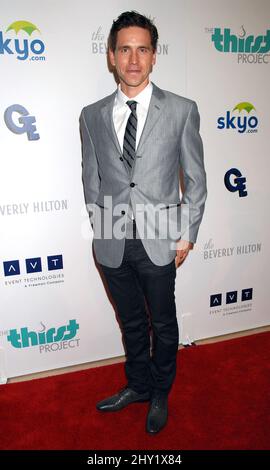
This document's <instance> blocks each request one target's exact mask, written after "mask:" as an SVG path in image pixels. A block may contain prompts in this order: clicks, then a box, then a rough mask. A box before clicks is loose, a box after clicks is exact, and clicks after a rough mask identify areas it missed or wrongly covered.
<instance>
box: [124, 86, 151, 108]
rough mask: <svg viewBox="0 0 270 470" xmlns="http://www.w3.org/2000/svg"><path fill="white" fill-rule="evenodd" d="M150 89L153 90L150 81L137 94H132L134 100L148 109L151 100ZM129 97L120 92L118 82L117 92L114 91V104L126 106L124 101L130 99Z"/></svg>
mask: <svg viewBox="0 0 270 470" xmlns="http://www.w3.org/2000/svg"><path fill="white" fill-rule="evenodd" d="M152 91H153V84H152V82H149V83H148V84H147V85H146V87H145V88H144V89H143V90H142V91H141V92H140V93H138V95H136V96H134V98H132V99H134V101H137V103H139V104H140V105H142V106H143V107H144V108H145V109H148V107H149V103H150V100H151V96H152ZM130 99H131V98H129V97H128V96H126V95H125V93H123V92H122V90H121V88H120V84H119V85H118V88H117V93H116V106H119V107H120V106H127V105H126V102H127V101H130Z"/></svg>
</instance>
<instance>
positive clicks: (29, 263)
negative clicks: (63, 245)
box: [3, 255, 64, 287]
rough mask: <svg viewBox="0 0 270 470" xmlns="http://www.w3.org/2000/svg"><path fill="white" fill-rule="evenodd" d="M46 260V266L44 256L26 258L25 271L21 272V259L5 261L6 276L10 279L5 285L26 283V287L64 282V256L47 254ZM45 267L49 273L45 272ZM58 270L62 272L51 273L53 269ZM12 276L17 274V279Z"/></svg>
mask: <svg viewBox="0 0 270 470" xmlns="http://www.w3.org/2000/svg"><path fill="white" fill-rule="evenodd" d="M46 261H47V263H46V268H45V267H43V262H42V258H40V257H37V258H26V259H25V260H24V265H25V273H21V266H22V263H20V260H19V259H15V260H10V261H4V262H3V267H4V276H5V277H6V278H8V280H6V281H5V285H6V286H8V287H11V286H16V285H23V284H24V287H41V286H45V285H50V284H59V283H63V282H64V274H63V272H62V270H63V256H62V255H54V256H47V260H46ZM45 269H46V270H47V271H48V274H47V273H45V274H44V271H45ZM57 270H58V271H60V272H58V273H51V271H57ZM39 273H42V274H39ZM35 274H36V275H35ZM12 276H15V279H13V277H12Z"/></svg>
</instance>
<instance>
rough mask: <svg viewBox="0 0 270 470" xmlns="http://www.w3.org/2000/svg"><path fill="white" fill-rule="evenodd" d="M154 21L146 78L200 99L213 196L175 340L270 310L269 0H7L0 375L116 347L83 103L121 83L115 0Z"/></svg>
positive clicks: (181, 295)
mask: <svg viewBox="0 0 270 470" xmlns="http://www.w3.org/2000/svg"><path fill="white" fill-rule="evenodd" d="M131 9H134V10H137V11H139V12H141V13H143V14H146V15H148V16H150V17H152V18H154V20H155V23H156V25H157V27H158V30H159V36H160V38H159V45H158V51H157V52H158V56H157V64H156V66H155V69H154V71H153V74H152V80H153V82H154V83H156V84H157V85H158V86H159V87H161V88H164V89H167V90H170V91H173V92H175V93H177V94H180V95H183V96H187V97H189V98H191V99H193V100H195V101H196V102H197V104H198V107H199V112H200V116H201V135H202V138H203V142H204V149H205V166H206V171H207V178H208V199H207V204H206V210H205V216H204V219H203V223H202V225H201V228H200V233H199V238H198V241H197V243H196V245H195V247H194V250H193V251H192V252H191V253H190V254H189V256H188V258H187V260H186V261H185V263H184V265H183V266H182V267H180V268H179V269H178V271H177V282H176V300H177V309H178V319H179V326H180V330H181V342H182V343H184V344H186V343H190V342H192V341H196V340H198V339H202V338H207V337H214V336H218V335H222V334H226V333H230V332H236V331H242V330H248V329H251V328H255V327H259V326H263V325H267V324H269V288H268V287H267V281H268V278H269V267H268V255H269V246H268V232H269V208H268V202H269V196H270V190H269V170H270V165H269V122H270V120H269V116H270V114H269V103H270V101H269V97H270V96H269V95H270V92H269V83H270V24H269V18H270V4H269V1H268V0H258V1H257V2H254V1H253V0H236V1H235V0H228V1H227V2H226V3H224V2H222V1H221V0H204V2H203V4H202V2H201V1H199V0H188V1H184V0H169V1H167V2H161V1H156V0H148V1H147V2H145V1H142V0H134V1H132V2H130V1H126V0H113V1H112V2H109V1H105V0H104V1H101V2H96V1H95V0H77V2H74V1H72V0H58V1H57V2H55V1H52V0H48V1H46V2H45V3H44V2H41V1H37V0H35V1H34V0H25V1H24V2H21V1H19V0H12V1H10V2H7V3H6V5H3V6H2V9H1V19H0V67H1V75H0V76H1V78H0V80H1V101H0V381H2V382H5V380H6V377H14V376H18V375H24V374H27V373H30V372H36V371H42V370H49V369H54V368H60V367H63V366H68V365H72V364H79V363H84V362H89V361H95V360H99V359H104V358H109V357H114V356H119V355H122V354H124V348H123V344H122V340H121V335H120V331H119V327H118V324H117V321H116V318H115V313H114V310H113V308H112V305H111V303H110V301H109V299H108V297H107V295H106V291H105V289H104V285H103V283H102V279H101V277H100V275H99V272H98V271H97V268H96V266H95V262H94V259H93V253H92V231H91V227H90V224H89V220H88V216H87V213H86V210H85V206H84V198H83V188H82V182H81V142H80V134H79V115H80V112H81V109H82V107H83V106H85V105H86V104H89V103H92V102H94V101H97V100H98V99H101V98H102V97H104V96H106V95H108V94H110V93H111V92H112V91H113V90H114V89H115V87H116V83H115V81H114V77H113V75H112V74H111V73H110V72H109V70H108V65H107V56H106V42H107V36H108V33H109V29H110V26H111V23H112V20H113V19H116V18H117V16H118V15H119V14H120V13H121V12H123V11H126V10H131Z"/></svg>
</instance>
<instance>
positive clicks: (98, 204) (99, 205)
mask: <svg viewBox="0 0 270 470" xmlns="http://www.w3.org/2000/svg"><path fill="white" fill-rule="evenodd" d="M95 204H96V205H97V206H98V207H100V208H101V209H108V207H105V206H103V205H102V204H101V203H99V202H97V201H96V202H95Z"/></svg>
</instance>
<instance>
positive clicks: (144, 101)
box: [113, 82, 153, 219]
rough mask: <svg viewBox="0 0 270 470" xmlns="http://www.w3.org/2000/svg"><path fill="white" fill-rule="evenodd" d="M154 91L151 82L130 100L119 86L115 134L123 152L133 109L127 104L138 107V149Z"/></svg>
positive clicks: (114, 121) (115, 103) (116, 99)
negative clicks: (126, 131)
mask: <svg viewBox="0 0 270 470" xmlns="http://www.w3.org/2000/svg"><path fill="white" fill-rule="evenodd" d="M152 91H153V85H152V83H151V82H149V83H148V85H146V87H145V88H144V89H143V90H142V91H141V92H140V93H138V95H136V96H134V97H133V98H129V97H128V96H126V95H125V94H124V93H123V92H122V90H121V88H120V85H118V90H117V93H116V96H115V102H114V107H113V123H114V128H115V132H116V135H117V138H118V141H119V145H120V147H121V150H122V151H123V145H124V135H125V130H126V125H127V122H128V118H129V116H130V114H131V109H130V107H129V106H128V105H127V104H126V103H127V101H131V100H132V101H133V100H134V101H136V102H137V107H136V114H137V133H136V149H137V148H138V144H139V141H140V138H141V135H142V131H143V128H144V124H145V121H146V117H147V113H148V109H149V104H150V100H151V96H152ZM130 211H131V209H130ZM129 215H130V216H131V218H132V219H133V218H134V216H133V213H132V211H131V213H130V214H129Z"/></svg>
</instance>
